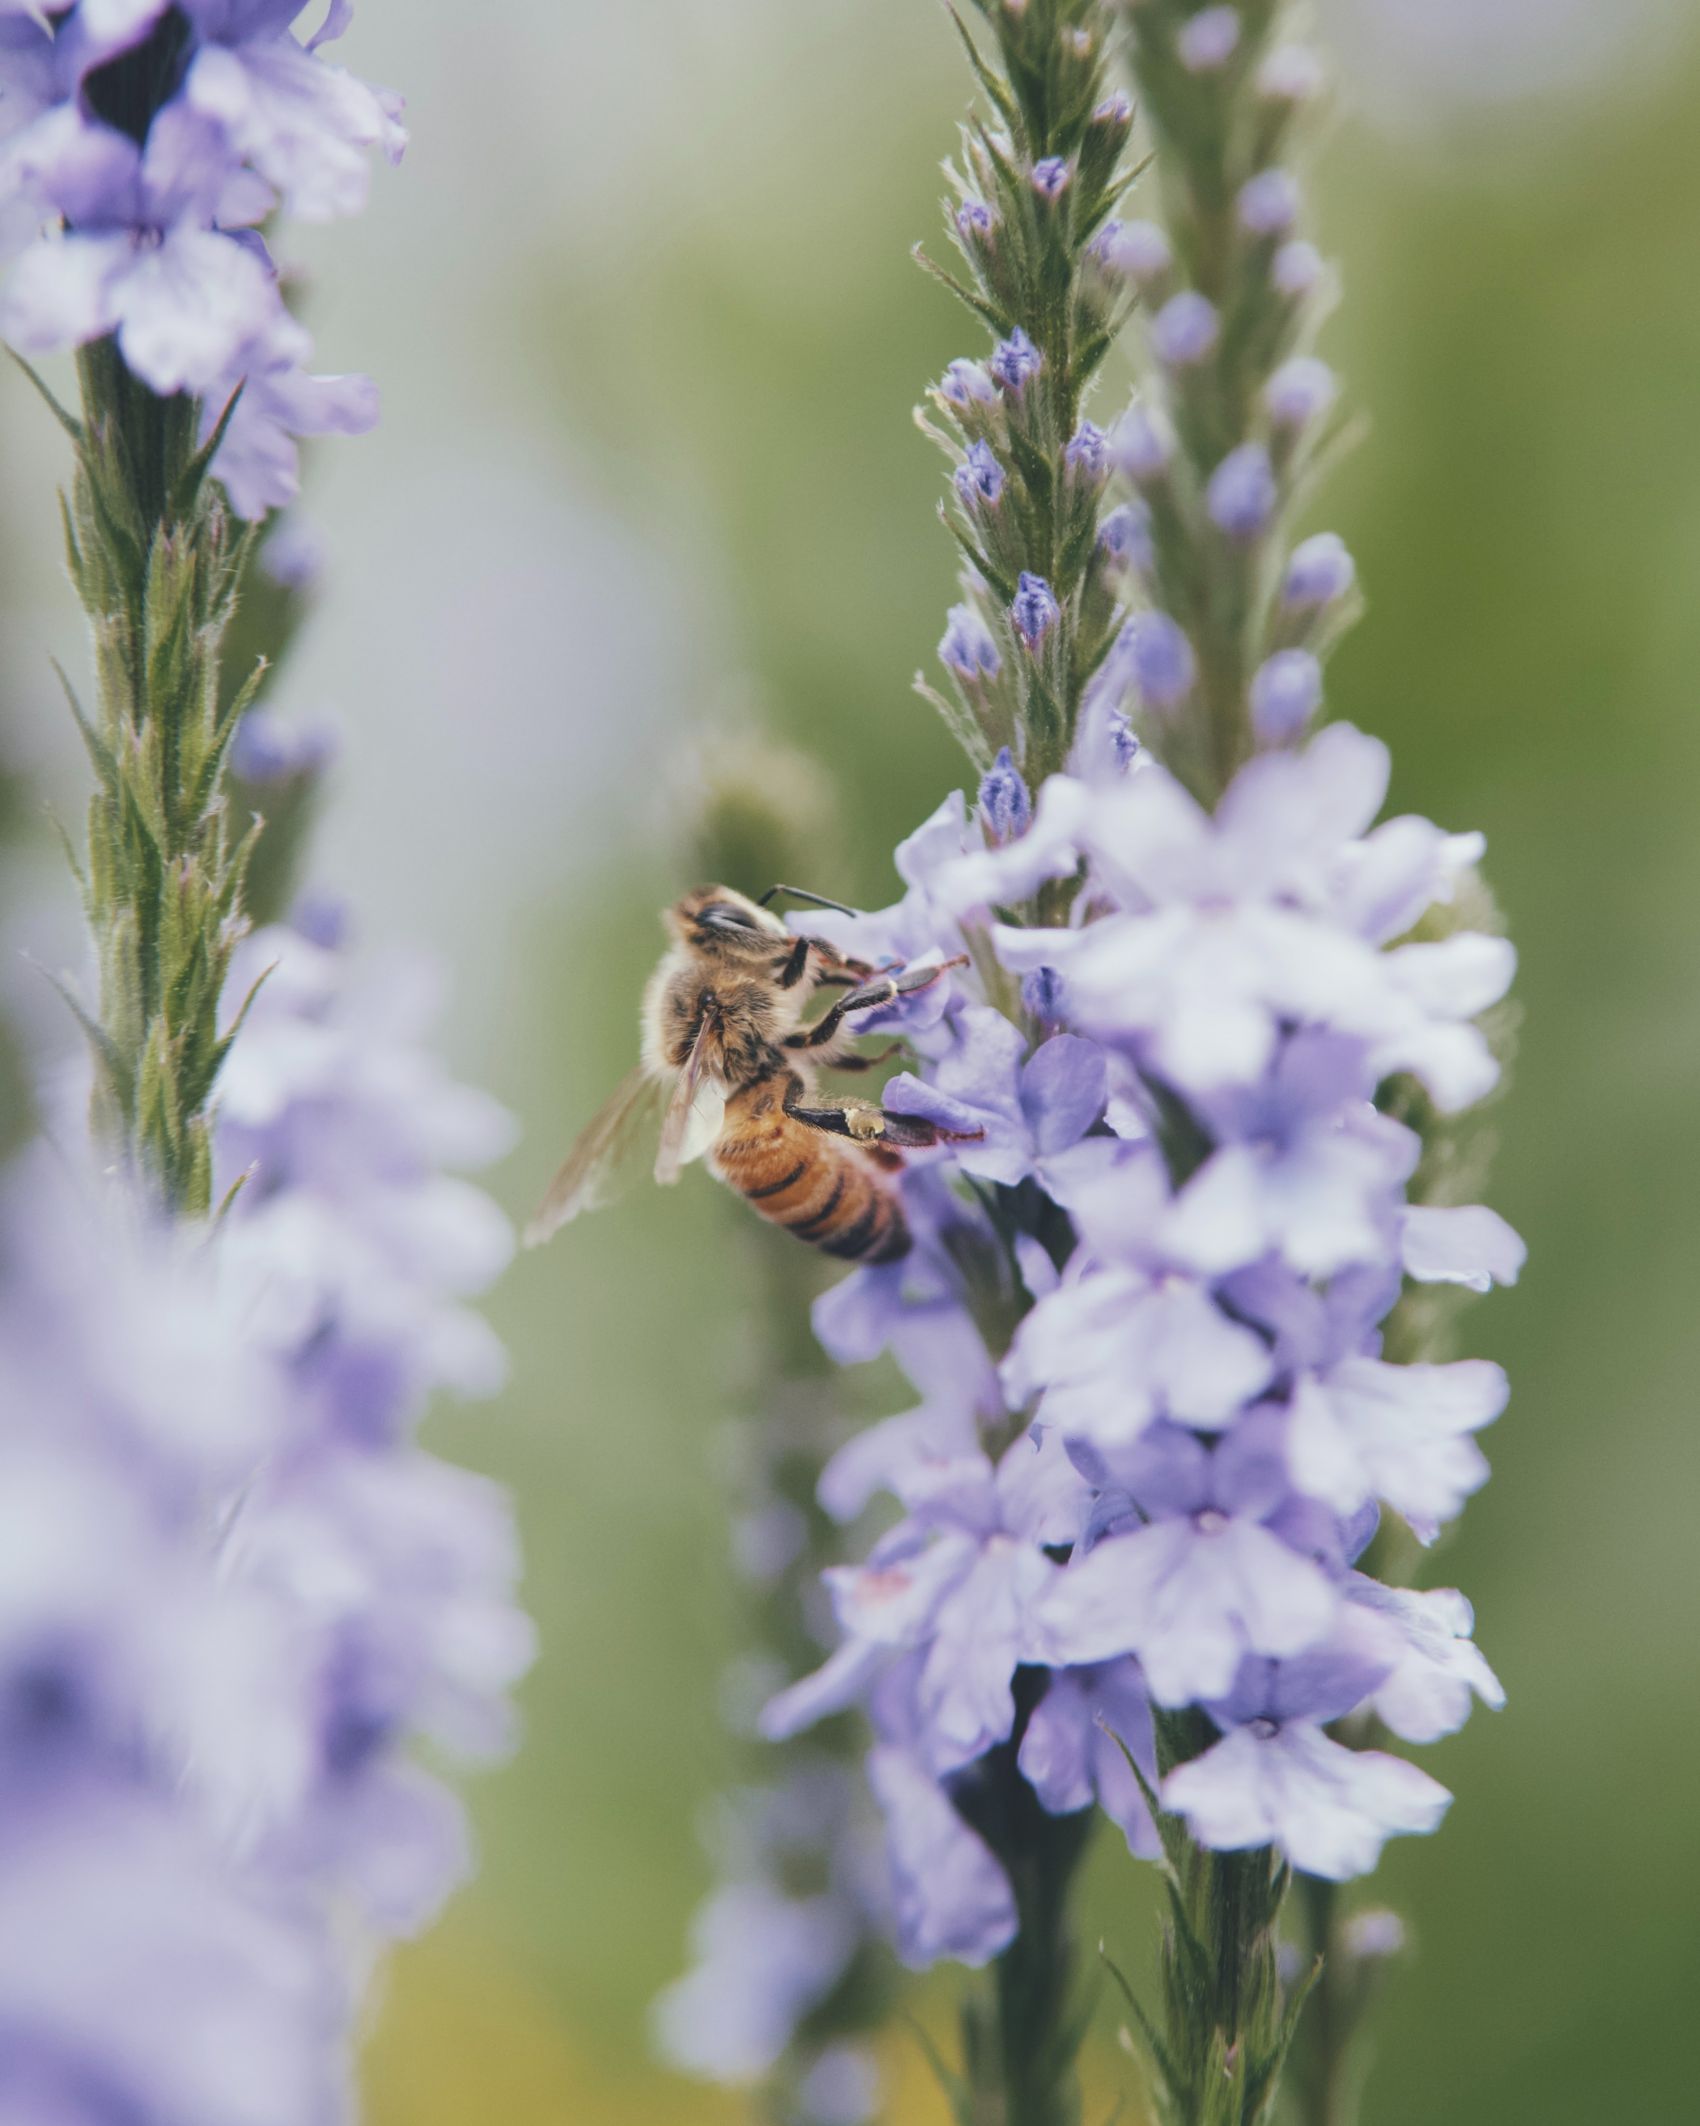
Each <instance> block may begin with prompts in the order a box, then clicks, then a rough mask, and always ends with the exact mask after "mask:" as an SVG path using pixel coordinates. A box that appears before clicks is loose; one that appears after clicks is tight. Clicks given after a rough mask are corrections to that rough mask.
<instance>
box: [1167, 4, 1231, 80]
mask: <svg viewBox="0 0 1700 2126" xmlns="http://www.w3.org/2000/svg"><path fill="white" fill-rule="evenodd" d="M1239 45H1240V16H1239V9H1238V8H1234V7H1207V8H1205V9H1204V11H1203V13H1202V14H1197V15H1194V16H1193V17H1192V18H1191V20H1190V21H1188V22H1186V23H1183V25H1182V26H1181V32H1180V35H1179V36H1178V37H1177V38H1176V39H1175V50H1176V51H1177V52H1178V53H1179V54H1180V62H1181V65H1182V66H1184V67H1185V68H1186V70H1187V72H1188V73H1189V74H1213V73H1215V72H1216V71H1217V69H1218V68H1220V67H1224V66H1226V65H1227V63H1228V61H1229V60H1230V59H1231V58H1232V57H1233V56H1234V54H1235V52H1237V51H1238V50H1239Z"/></svg>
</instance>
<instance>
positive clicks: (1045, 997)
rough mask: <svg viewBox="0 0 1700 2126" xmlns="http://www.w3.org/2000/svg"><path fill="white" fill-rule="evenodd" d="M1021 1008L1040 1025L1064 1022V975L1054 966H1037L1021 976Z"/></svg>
mask: <svg viewBox="0 0 1700 2126" xmlns="http://www.w3.org/2000/svg"><path fill="white" fill-rule="evenodd" d="M1021 1008H1022V1010H1023V1011H1025V1012H1026V1014H1027V1016H1028V1017H1029V1018H1030V1019H1033V1020H1035V1021H1036V1022H1037V1023H1038V1024H1039V1025H1040V1026H1045V1027H1051V1026H1060V1025H1061V1024H1062V1015H1063V995H1062V976H1061V975H1059V974H1058V973H1057V970H1056V969H1055V968H1054V967H1035V968H1034V970H1033V972H1032V973H1031V974H1024V975H1023V976H1022V977H1021Z"/></svg>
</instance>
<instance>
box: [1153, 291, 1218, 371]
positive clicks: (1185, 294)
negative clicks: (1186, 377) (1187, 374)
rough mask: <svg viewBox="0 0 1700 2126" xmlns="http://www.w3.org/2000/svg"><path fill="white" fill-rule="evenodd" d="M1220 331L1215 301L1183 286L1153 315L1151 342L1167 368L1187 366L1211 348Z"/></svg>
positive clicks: (1183, 367) (1198, 360)
mask: <svg viewBox="0 0 1700 2126" xmlns="http://www.w3.org/2000/svg"><path fill="white" fill-rule="evenodd" d="M1220 333H1221V323H1220V320H1219V319H1218V318H1217V315H1216V306H1215V304H1214V303H1213V302H1211V300H1210V298H1209V297H1208V296H1205V295H1200V294H1199V292H1198V290H1197V289H1196V288H1183V289H1182V290H1181V292H1180V294H1179V295H1172V296H1170V298H1169V300H1168V301H1167V302H1166V303H1165V304H1164V305H1163V307H1162V309H1161V310H1159V311H1158V313H1157V315H1156V317H1155V318H1154V319H1153V321H1152V325H1151V344H1152V346H1153V347H1154V348H1155V349H1156V352H1157V359H1158V360H1159V361H1160V362H1163V363H1165V364H1166V365H1167V366H1168V367H1169V368H1170V369H1190V368H1192V367H1194V366H1195V365H1196V364H1197V363H1199V362H1202V361H1203V360H1204V358H1205V356H1206V355H1208V354H1210V353H1211V352H1212V351H1213V350H1214V348H1215V345H1216V341H1217V339H1218V337H1219V336H1220Z"/></svg>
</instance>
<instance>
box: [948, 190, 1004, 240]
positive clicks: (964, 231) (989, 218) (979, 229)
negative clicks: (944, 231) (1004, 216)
mask: <svg viewBox="0 0 1700 2126" xmlns="http://www.w3.org/2000/svg"><path fill="white" fill-rule="evenodd" d="M997 225H998V218H997V216H996V215H995V214H994V213H993V212H992V210H991V208H990V207H988V206H987V204H986V202H985V201H984V200H983V199H965V200H964V201H963V202H962V204H961V206H959V207H958V208H957V210H956V228H957V234H958V235H959V236H960V237H961V238H962V240H963V242H964V243H972V242H973V241H974V240H975V239H976V238H978V239H979V240H980V241H981V242H984V241H985V239H986V238H987V237H989V236H990V235H991V233H992V231H993V230H994V229H995V228H996V227H997Z"/></svg>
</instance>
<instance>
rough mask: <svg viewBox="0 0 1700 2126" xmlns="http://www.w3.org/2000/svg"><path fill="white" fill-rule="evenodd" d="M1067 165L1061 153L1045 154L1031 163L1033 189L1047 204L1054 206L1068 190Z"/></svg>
mask: <svg viewBox="0 0 1700 2126" xmlns="http://www.w3.org/2000/svg"><path fill="white" fill-rule="evenodd" d="M1068 180H1069V167H1068V163H1067V161H1066V160H1065V159H1064V158H1063V157H1062V156H1061V155H1047V156H1046V157H1045V159H1044V160H1043V161H1042V162H1036V163H1035V164H1034V165H1033V176H1032V183H1033V189H1034V191H1035V192H1037V193H1038V195H1039V197H1040V198H1041V199H1042V200H1043V201H1044V202H1045V204H1046V205H1047V206H1055V205H1056V203H1057V201H1058V200H1059V199H1061V197H1062V196H1063V194H1064V192H1066V191H1067V190H1068Z"/></svg>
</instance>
